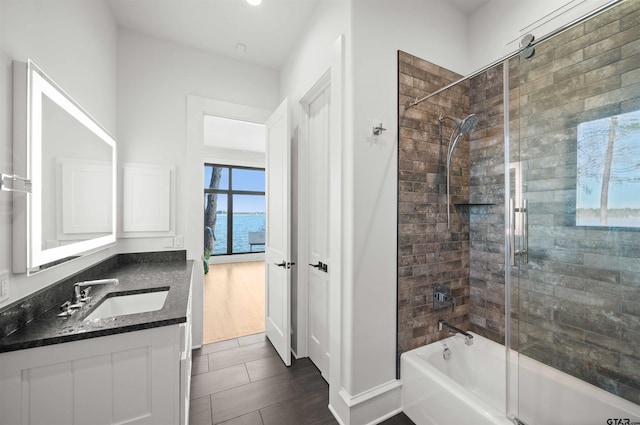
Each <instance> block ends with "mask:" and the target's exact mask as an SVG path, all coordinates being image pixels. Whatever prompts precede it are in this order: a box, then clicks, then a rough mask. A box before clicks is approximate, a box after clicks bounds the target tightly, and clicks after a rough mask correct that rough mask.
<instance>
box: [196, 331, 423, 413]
mask: <svg viewBox="0 0 640 425" xmlns="http://www.w3.org/2000/svg"><path fill="white" fill-rule="evenodd" d="M328 406H329V385H327V383H326V381H325V380H324V379H323V378H322V376H321V375H320V371H318V369H317V368H316V367H315V366H314V364H313V363H312V362H311V361H310V360H309V359H308V358H303V359H299V360H295V359H294V360H293V363H292V365H291V366H290V367H286V366H285V365H284V363H283V362H282V360H280V357H278V355H277V353H276V351H275V349H274V348H273V346H272V345H271V343H270V342H269V341H268V340H267V339H266V337H265V336H264V334H263V333H260V334H256V335H249V336H245V337H242V338H234V339H229V340H226V341H220V342H216V343H213V344H207V345H205V346H203V347H202V348H200V349H198V350H194V351H193V368H192V378H191V408H190V417H189V424H190V425H215V424H224V425H338V422H337V421H336V420H335V418H334V417H333V415H332V414H331V412H330V411H329V407H328ZM381 425H414V424H413V422H412V421H411V420H410V419H409V418H408V417H407V416H405V415H404V414H403V413H400V414H397V415H395V416H394V417H392V418H389V419H387V420H386V421H384V422H382V424H381Z"/></svg>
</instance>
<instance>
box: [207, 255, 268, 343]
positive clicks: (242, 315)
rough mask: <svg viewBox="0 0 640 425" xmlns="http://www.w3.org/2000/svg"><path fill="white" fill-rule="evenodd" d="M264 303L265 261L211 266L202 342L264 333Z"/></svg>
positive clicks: (208, 276) (208, 275) (208, 277)
mask: <svg viewBox="0 0 640 425" xmlns="http://www.w3.org/2000/svg"><path fill="white" fill-rule="evenodd" d="M264 300H265V298H264V261H253V262H246V263H229V264H211V265H209V273H207V274H206V275H204V336H203V342H204V343H205V344H209V343H212V342H217V341H223V340H227V339H231V338H238V337H241V336H245V335H252V334H256V333H259V332H264V329H265V327H264Z"/></svg>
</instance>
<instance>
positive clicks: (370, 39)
mask: <svg viewBox="0 0 640 425" xmlns="http://www.w3.org/2000/svg"><path fill="white" fill-rule="evenodd" d="M465 26H466V19H465V17H464V16H462V15H461V14H460V13H459V12H457V11H456V10H455V9H453V8H452V7H450V6H449V5H448V4H446V3H443V2H435V1H431V2H424V1H403V2H394V1H356V2H355V3H354V12H353V55H354V56H353V68H354V71H353V78H354V140H353V143H354V164H353V167H354V176H355V177H354V179H355V182H354V191H353V192H354V197H355V199H354V205H355V214H354V215H355V217H354V218H355V221H354V226H355V240H354V248H353V249H354V256H355V262H354V264H353V267H354V269H353V304H354V305H353V317H354V318H353V325H352V326H353V337H352V338H353V342H352V344H353V353H352V355H353V358H354V361H353V363H352V369H351V374H352V388H351V392H352V394H358V393H361V392H364V391H366V390H368V389H370V388H373V387H375V386H377V385H380V384H382V383H384V382H388V381H391V380H393V379H395V371H396V369H395V366H396V360H395V359H396V280H397V277H396V276H397V267H396V258H397V242H396V237H397V225H396V223H397V149H398V147H397V78H398V70H397V67H398V61H397V51H398V50H403V51H406V52H408V53H411V54H412V55H415V56H418V57H421V58H423V59H426V60H428V61H430V62H433V63H436V64H438V65H440V66H443V67H445V68H448V69H450V70H453V71H457V72H461V71H464V69H465V66H466V57H465V56H466V55H465V52H466V33H465ZM380 123H382V125H383V127H384V128H386V129H387V130H386V131H384V132H383V133H382V135H381V136H378V137H375V136H373V135H372V128H373V127H374V126H375V125H378V124H380ZM373 353H375V355H374V354H373Z"/></svg>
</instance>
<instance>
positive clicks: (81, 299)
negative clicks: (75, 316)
mask: <svg viewBox="0 0 640 425" xmlns="http://www.w3.org/2000/svg"><path fill="white" fill-rule="evenodd" d="M109 283H112V284H113V285H114V286H118V285H119V284H120V281H119V280H118V279H97V280H85V281H84V282H76V283H74V284H73V293H74V295H75V299H74V304H72V305H71V307H75V308H80V307H81V306H82V304H83V303H86V302H88V301H89V300H90V299H91V297H90V296H89V291H90V290H91V287H92V286H93V285H106V284H109ZM83 288H84V289H83Z"/></svg>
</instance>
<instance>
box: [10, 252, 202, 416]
mask: <svg viewBox="0 0 640 425" xmlns="http://www.w3.org/2000/svg"><path fill="white" fill-rule="evenodd" d="M130 257H132V256H131V255H122V254H121V255H119V256H116V257H115V258H114V259H111V260H108V261H107V262H110V263H111V264H110V265H107V266H106V267H103V269H104V271H102V273H103V274H102V275H98V277H103V278H109V279H117V280H118V282H119V283H118V285H114V284H112V283H107V284H102V285H95V286H92V290H91V295H90V296H91V299H90V300H89V301H88V302H86V304H85V305H83V306H82V307H81V308H80V309H78V310H75V311H74V313H73V314H72V315H70V316H62V317H61V316H60V315H59V314H60V309H58V308H52V309H49V310H48V311H47V312H45V313H44V314H42V315H41V316H39V317H38V318H36V319H35V320H33V321H31V322H29V323H27V324H26V325H25V326H23V327H21V328H20V329H18V330H16V331H15V332H13V333H12V334H11V335H9V336H7V337H5V338H2V339H0V365H1V367H0V412H2V415H0V424H3V425H4V424H7V425H8V424H11V425H13V424H26V423H28V424H34V425H35V424H43V425H45V424H46V425H53V424H92V425H93V424H96V425H98V424H116V423H117V424H153V425H156V424H186V423H188V409H189V386H190V376H191V279H192V274H193V273H192V271H193V267H194V262H193V261H185V260H171V261H130ZM73 280H74V279H71V281H73ZM60 285H65V284H64V283H60ZM66 288H67V293H68V297H69V298H70V299H71V298H72V296H73V289H72V286H69V284H66ZM164 291H166V299H165V300H164V302H163V303H162V306H161V308H160V309H157V310H154V311H146V312H140V313H133V314H123V315H116V316H112V317H110V316H108V315H107V316H106V317H101V318H97V319H92V318H91V317H90V316H91V315H92V313H93V312H95V311H96V310H97V309H98V308H100V306H101V305H102V304H104V303H105V302H108V301H110V300H113V299H117V298H120V297H127V296H131V295H140V294H150V293H154V292H156V293H160V292H164ZM21 302H23V303H29V302H33V303H36V302H41V301H38V300H37V299H36V297H33V299H28V300H25V301H21ZM19 307H20V306H15V307H14V308H19ZM10 310H11V309H9V310H8V314H11V311H10Z"/></svg>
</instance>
